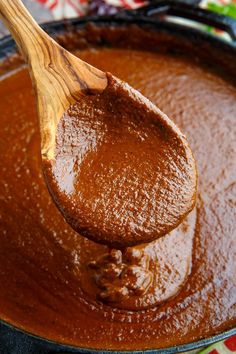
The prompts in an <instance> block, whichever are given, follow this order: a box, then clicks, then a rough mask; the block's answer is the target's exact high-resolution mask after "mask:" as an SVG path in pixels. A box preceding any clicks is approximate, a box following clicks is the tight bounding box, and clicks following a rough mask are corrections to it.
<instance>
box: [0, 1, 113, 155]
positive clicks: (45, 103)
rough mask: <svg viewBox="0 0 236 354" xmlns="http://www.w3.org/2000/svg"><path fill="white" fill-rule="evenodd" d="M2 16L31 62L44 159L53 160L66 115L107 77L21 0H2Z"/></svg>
mask: <svg viewBox="0 0 236 354" xmlns="http://www.w3.org/2000/svg"><path fill="white" fill-rule="evenodd" d="M0 17H1V18H2V19H3V21H4V23H5V24H6V26H7V27H8V28H9V30H10V32H11V34H12V36H13V38H14V39H15V41H16V42H17V44H18V46H19V48H20V50H21V51H22V53H23V55H24V57H25V59H26V61H27V62H28V65H29V69H30V70H29V71H30V74H31V78H32V82H33V86H34V88H35V93H36V97H37V107H38V115H39V119H40V131H41V153H42V156H43V158H48V159H52V157H53V151H54V144H55V134H56V133H55V132H56V128H57V124H58V121H59V120H60V118H61V117H62V114H63V113H64V112H65V110H66V109H67V108H68V107H69V105H70V104H73V103H75V102H76V101H77V99H78V97H80V96H81V95H84V94H87V93H93V92H102V91H103V90H104V89H105V88H106V86H107V76H106V74H105V73H104V72H102V71H100V70H99V69H97V68H94V67H92V66H91V65H89V64H88V63H86V62H84V61H82V60H80V59H79V58H77V57H75V56H74V55H73V54H71V53H69V52H68V51H66V50H65V49H64V48H62V47H61V46H60V45H59V44H58V43H56V42H55V41H54V40H53V39H52V38H51V37H50V36H49V35H48V34H47V33H46V32H44V31H43V30H42V29H41V28H40V27H39V25H38V24H37V23H36V22H35V20H34V19H33V18H32V16H31V15H30V14H29V12H28V11H27V10H26V8H25V6H24V5H23V3H22V1H21V0H0Z"/></svg>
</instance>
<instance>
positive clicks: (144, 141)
mask: <svg viewBox="0 0 236 354" xmlns="http://www.w3.org/2000/svg"><path fill="white" fill-rule="evenodd" d="M107 76H108V86H107V88H106V89H105V90H104V91H103V92H102V93H100V94H94V95H91V94H90V95H85V96H82V97H81V98H79V99H78V101H77V102H76V103H75V104H74V105H71V106H70V107H69V109H68V110H67V111H66V112H65V113H64V114H63V116H62V118H61V119H60V121H59V123H58V127H57V133H56V143H55V152H54V159H53V160H47V159H46V160H43V169H44V174H45V177H46V182H47V185H48V188H49V190H50V192H51V194H52V197H53V199H54V200H55V201H56V204H57V205H58V208H59V210H61V212H62V214H63V215H64V216H65V219H66V220H67V222H68V224H69V225H71V226H72V227H73V228H74V229H75V230H76V231H77V232H80V233H81V235H83V236H85V237H88V238H90V239H92V240H93V241H95V242H99V243H103V244H106V245H107V246H110V247H116V248H124V247H125V246H126V247H127V246H134V245H136V244H141V243H147V242H150V241H153V240H155V239H157V238H159V237H161V236H163V235H166V234H167V233H168V232H169V231H171V230H172V229H174V228H175V227H177V225H178V224H180V223H181V221H183V219H184V218H185V217H186V215H187V214H188V213H189V212H190V211H191V210H192V209H193V207H194V205H195V202H196V189H197V172H196V165H195V161H194V158H193V155H192V151H191V149H190V147H189V145H188V143H187V140H186V138H185V137H184V136H183V134H182V133H181V132H180V130H179V129H178V128H177V127H176V126H175V125H174V123H173V122H172V121H171V120H170V119H169V118H168V117H167V116H166V115H165V114H164V113H162V112H161V111H160V110H159V109H158V108H157V107H156V106H155V105H153V104H152V103H151V102H150V101H148V100H147V99H146V97H143V96H142V95H141V94H140V93H139V92H137V91H136V90H133V89H132V87H130V86H129V85H128V84H126V83H124V82H122V81H120V80H119V79H117V78H116V77H114V76H112V75H111V74H107Z"/></svg>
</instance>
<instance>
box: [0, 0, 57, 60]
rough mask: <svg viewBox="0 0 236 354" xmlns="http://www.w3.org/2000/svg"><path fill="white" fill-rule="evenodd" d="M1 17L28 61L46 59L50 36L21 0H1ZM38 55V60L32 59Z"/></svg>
mask: <svg viewBox="0 0 236 354" xmlns="http://www.w3.org/2000/svg"><path fill="white" fill-rule="evenodd" d="M0 17H1V18H2V20H3V22H4V23H5V25H6V26H7V27H8V29H9V30H10V32H11V34H12V36H13V38H14V39H15V41H16V42H17V45H18V47H19V48H20V50H21V52H22V54H23V56H24V57H25V59H26V61H27V62H28V63H29V64H30V65H32V64H34V63H37V66H38V65H39V63H38V61H41V60H43V59H44V57H45V54H46V53H47V52H48V48H47V42H48V40H51V39H50V37H49V36H48V35H47V34H46V33H45V32H44V31H43V30H42V29H41V28H40V27H39V25H38V24H37V22H36V21H35V20H34V19H33V17H32V16H31V15H30V13H29V12H28V11H27V9H26V8H25V6H24V5H23V3H22V1H21V0H0ZM34 57H37V61H35V62H34V61H33V60H32V59H33V58H34Z"/></svg>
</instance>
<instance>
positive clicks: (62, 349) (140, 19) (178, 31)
mask: <svg viewBox="0 0 236 354" xmlns="http://www.w3.org/2000/svg"><path fill="white" fill-rule="evenodd" d="M176 18H178V19H179V18H181V19H187V20H190V21H194V24H196V23H197V24H198V25H200V24H203V25H209V26H213V27H216V28H218V29H221V30H223V31H225V32H226V33H227V34H228V35H229V38H230V40H229V41H225V40H223V39H220V38H218V37H215V36H213V35H211V34H209V33H206V32H205V31H202V30H201V28H196V27H195V26H192V24H193V23H192V22H191V26H190V23H188V25H184V24H180V23H179V22H177V21H176ZM91 22H92V23H94V24H95V25H96V26H99V27H105V28H106V27H108V26H109V27H110V26H118V27H121V26H130V25H131V26H132V25H136V26H138V27H141V28H144V29H145V30H147V31H148V30H150V29H151V30H155V31H156V32H157V33H159V34H161V33H167V34H168V35H169V36H171V37H174V38H176V39H181V40H184V42H185V45H187V43H194V44H195V47H196V48H198V50H199V47H201V48H204V52H205V55H206V59H207V56H208V54H209V53H211V55H212V53H213V55H214V59H215V65H217V66H220V67H222V68H223V67H224V63H225V62H227V63H231V64H230V71H231V72H232V73H234V77H235V73H236V21H234V20H232V19H230V18H227V17H224V16H222V15H218V14H215V13H211V12H209V11H206V10H203V9H200V8H198V7H196V6H192V5H190V4H189V3H188V2H175V1H171V0H169V1H153V2H152V4H151V5H149V6H147V7H145V8H141V9H138V10H135V11H124V12H121V13H119V14H117V15H115V16H108V17H99V18H98V17H86V18H82V19H72V20H69V21H68V20H67V21H55V22H51V23H48V24H46V25H44V26H43V27H44V29H45V30H46V31H47V32H48V33H49V34H50V35H52V36H54V37H55V38H56V39H57V40H59V42H60V41H62V44H63V35H64V34H65V33H67V34H68V33H73V34H74V38H75V41H76V38H77V37H78V36H77V37H76V33H77V32H79V31H80V30H83V29H84V28H85V27H86V25H87V24H88V23H91ZM69 49H72V48H69ZM222 53H224V55H223V56H222ZM192 54H194V53H192ZM12 56H13V57H16V56H17V54H16V47H15V43H14V41H13V40H12V39H11V38H10V37H9V36H7V37H4V38H3V39H1V40H0V60H1V63H2V65H1V68H2V69H1V70H0V73H4V72H5V71H6V70H7V66H8V63H9V61H10V62H11V59H10V58H11V57H12ZM16 62H17V60H16ZM21 62H22V60H21V58H19V63H21ZM17 65H18V64H17ZM228 66H229V65H228ZM0 330H1V339H0V352H1V353H4V354H7V353H10V354H13V353H17V354H36V353H37V354H41V353H42V354H49V353H68V354H69V353H99V354H100V353H117V352H115V351H106V350H105V348H104V350H103V351H101V350H88V349H83V348H77V347H72V346H67V345H63V344H60V343H56V342H52V341H48V340H46V339H44V338H40V337H38V336H35V335H33V334H31V333H26V332H24V331H22V330H19V329H17V328H15V327H13V326H12V325H10V324H7V323H5V322H4V321H0ZM233 334H236V328H233V329H230V330H228V331H224V332H222V333H219V334H217V335H215V336H212V337H209V338H205V339H202V340H199V341H197V342H193V343H188V344H184V345H179V346H174V347H170V348H165V349H153V350H146V351H144V352H145V353H147V354H151V353H155V354H158V353H161V354H168V353H180V352H187V351H192V350H194V349H197V348H201V347H204V346H208V345H210V344H212V343H214V342H217V341H220V340H223V339H225V338H228V337H230V336H231V335H233ZM123 352H124V351H123ZM142 352H143V351H142ZM124 353H128V352H127V351H126V352H124ZM132 353H141V352H140V351H132Z"/></svg>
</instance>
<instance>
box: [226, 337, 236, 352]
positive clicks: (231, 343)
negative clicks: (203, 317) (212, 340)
mask: <svg viewBox="0 0 236 354" xmlns="http://www.w3.org/2000/svg"><path fill="white" fill-rule="evenodd" d="M224 345H225V346H226V348H227V349H229V350H230V351H231V352H234V351H236V335H235V336H233V337H231V338H228V339H226V340H225V341H224Z"/></svg>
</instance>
